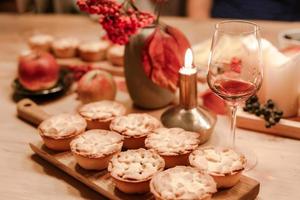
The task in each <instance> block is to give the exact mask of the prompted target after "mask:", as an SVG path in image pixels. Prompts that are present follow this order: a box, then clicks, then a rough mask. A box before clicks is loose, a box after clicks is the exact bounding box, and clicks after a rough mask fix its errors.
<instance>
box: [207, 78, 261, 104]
mask: <svg viewBox="0 0 300 200" xmlns="http://www.w3.org/2000/svg"><path fill="white" fill-rule="evenodd" d="M212 89H213V90H214V92H215V93H217V94H218V95H219V96H221V97H222V98H223V99H225V100H227V101H233V102H236V101H244V100H246V99H248V98H249V97H250V96H252V95H253V94H254V93H255V92H256V89H257V87H256V86H255V85H254V84H253V83H251V82H247V81H243V80H234V79H219V80H217V81H215V82H214V84H213V86H212Z"/></svg>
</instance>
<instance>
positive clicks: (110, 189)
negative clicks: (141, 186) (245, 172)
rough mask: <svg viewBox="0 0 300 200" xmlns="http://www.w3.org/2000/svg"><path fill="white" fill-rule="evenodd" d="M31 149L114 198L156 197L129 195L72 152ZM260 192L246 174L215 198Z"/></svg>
mask: <svg viewBox="0 0 300 200" xmlns="http://www.w3.org/2000/svg"><path fill="white" fill-rule="evenodd" d="M30 147H31V149H32V150H33V151H34V152H35V153H37V154H38V155H39V156H41V157H42V158H43V159H45V160H47V161H48V162H50V163H51V164H53V165H55V166H56V167H58V168H59V169H61V170H62V171H64V172H66V173H67V174H69V175H70V176H72V177H74V178H76V179H77V180H79V181H81V182H82V183H84V184H85V185H87V186H88V187H90V188H91V189H93V190H95V191H96V192H99V193H100V194H102V195H104V196H106V197H108V198H109V199H114V200H148V199H154V198H153V196H152V194H151V193H146V194H143V195H128V194H125V193H123V192H120V191H119V190H118V189H116V188H115V186H114V183H113V182H112V179H111V178H110V175H109V173H108V172H107V171H106V170H103V171H99V172H98V171H88V170H84V169H82V168H81V167H80V166H78V165H77V164H76V161H75V159H74V158H73V156H72V154H71V152H63V153H57V152H54V151H51V150H49V149H47V147H45V146H44V145H42V144H30ZM258 192H259V183H258V182H257V181H256V180H254V179H251V178H249V177H246V176H242V178H241V181H240V182H239V183H238V184H237V185H235V186H234V187H232V188H230V189H227V190H221V191H219V192H217V193H216V194H215V195H214V196H213V198H212V199H213V200H246V199H247V200H253V199H255V198H256V196H257V195H258Z"/></svg>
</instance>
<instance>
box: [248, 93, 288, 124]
mask: <svg viewBox="0 0 300 200" xmlns="http://www.w3.org/2000/svg"><path fill="white" fill-rule="evenodd" d="M243 110H244V111H245V112H248V113H252V114H255V115H256V116H258V117H263V118H264V119H265V127H266V128H270V127H272V126H274V125H276V123H278V122H279V121H280V119H281V117H282V115H283V112H282V111H281V110H278V109H277V108H276V105H275V103H274V102H273V101H272V100H271V99H269V100H268V101H267V102H266V104H264V106H260V103H259V100H258V97H257V96H256V95H254V96H252V97H250V98H249V99H247V101H246V104H245V106H244V108H243Z"/></svg>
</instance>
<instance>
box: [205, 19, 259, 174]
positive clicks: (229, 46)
mask: <svg viewBox="0 0 300 200" xmlns="http://www.w3.org/2000/svg"><path fill="white" fill-rule="evenodd" d="M208 67H209V68H208V74H207V82H208V85H209V87H210V88H211V89H212V91H213V92H214V93H215V94H217V95H218V96H219V97H221V98H222V99H224V100H225V101H226V102H227V103H228V105H229V107H230V108H231V125H230V130H231V131H230V132H231V144H230V145H229V147H231V148H234V149H236V150H238V151H239V152H242V153H244V152H245V153H244V154H247V155H245V156H246V158H247V160H248V162H247V167H246V169H251V168H253V167H254V166H255V165H256V161H257V159H256V156H255V154H252V153H247V151H245V148H244V147H243V148H242V149H240V148H238V147H236V146H235V127H236V126H235V124H236V112H237V107H238V106H239V103H243V102H244V101H245V100H246V99H247V98H249V97H250V96H252V95H254V94H255V93H256V91H258V90H259V88H260V86H261V83H262V78H263V77H262V75H263V70H262V52H261V42H260V28H259V27H258V26H257V25H256V24H255V23H252V22H249V21H241V20H228V21H223V22H220V23H218V24H216V27H215V32H214V35H213V39H212V44H211V51H210V54H209V63H208ZM248 152H250V151H248ZM251 155H252V156H251Z"/></svg>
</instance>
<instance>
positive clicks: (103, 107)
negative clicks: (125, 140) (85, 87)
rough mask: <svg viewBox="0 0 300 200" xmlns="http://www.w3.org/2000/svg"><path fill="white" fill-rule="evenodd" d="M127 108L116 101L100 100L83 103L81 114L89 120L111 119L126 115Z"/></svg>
mask: <svg viewBox="0 0 300 200" xmlns="http://www.w3.org/2000/svg"><path fill="white" fill-rule="evenodd" d="M125 113H126V108H125V106H124V105H122V104H121V103H118V102H115V101H108V100H103V101H98V102H92V103H88V104H85V105H83V106H82V107H81V108H80V109H79V114H80V115H81V116H82V117H84V118H85V119H87V120H97V121H111V120H113V119H114V118H115V117H117V116H121V115H124V114H125Z"/></svg>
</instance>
